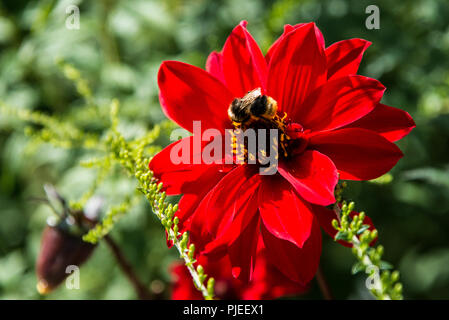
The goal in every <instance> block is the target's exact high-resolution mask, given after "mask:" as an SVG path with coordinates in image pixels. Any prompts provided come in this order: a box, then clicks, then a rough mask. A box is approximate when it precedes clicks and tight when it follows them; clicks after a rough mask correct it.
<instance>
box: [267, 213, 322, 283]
mask: <svg viewBox="0 0 449 320" xmlns="http://www.w3.org/2000/svg"><path fill="white" fill-rule="evenodd" d="M261 233H262V236H263V241H264V244H265V247H266V255H267V258H268V261H269V262H270V263H272V264H273V265H274V266H275V267H276V268H277V269H278V270H279V271H281V272H282V273H283V274H284V275H285V276H286V277H288V278H289V279H291V280H293V281H295V282H298V283H300V284H303V285H306V284H307V283H308V282H309V281H310V280H312V279H313V277H314V276H315V273H316V271H317V269H318V265H319V262H320V256H321V231H320V227H319V225H318V222H317V221H316V219H314V221H313V224H312V230H311V233H310V237H309V239H308V240H307V241H306V242H305V243H304V246H303V247H302V248H298V247H297V246H295V245H294V244H292V243H291V242H290V241H285V240H282V239H279V238H277V237H275V236H274V235H273V234H272V233H271V232H269V231H268V229H267V227H266V226H265V225H264V224H263V223H262V226H261Z"/></svg>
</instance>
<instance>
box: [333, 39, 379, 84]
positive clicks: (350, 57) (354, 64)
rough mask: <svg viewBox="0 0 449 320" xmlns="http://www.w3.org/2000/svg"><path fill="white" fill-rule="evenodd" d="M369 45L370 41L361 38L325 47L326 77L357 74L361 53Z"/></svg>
mask: <svg viewBox="0 0 449 320" xmlns="http://www.w3.org/2000/svg"><path fill="white" fill-rule="evenodd" d="M370 45H371V42H369V41H366V40H363V39H349V40H343V41H340V42H336V43H334V44H333V45H331V46H329V47H328V48H326V58H327V78H328V79H335V78H338V77H341V76H346V75H349V74H357V70H358V69H359V65H360V61H362V56H363V53H364V52H365V50H366V49H367V48H368V47H369V46H370Z"/></svg>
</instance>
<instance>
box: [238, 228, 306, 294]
mask: <svg viewBox="0 0 449 320" xmlns="http://www.w3.org/2000/svg"><path fill="white" fill-rule="evenodd" d="M260 239H261V236H260ZM259 241H260V240H259ZM259 243H261V241H260V242H259ZM262 245H263V243H262ZM307 289H309V286H308V285H300V284H299V283H296V282H293V281H291V280H290V279H289V278H287V277H286V276H285V275H284V274H282V273H281V272H280V271H279V270H278V269H277V268H276V267H275V266H273V265H272V264H271V263H269V262H268V261H267V258H266V249H265V248H260V249H258V252H257V263H256V267H255V269H254V274H253V280H252V281H251V282H250V283H249V284H248V286H247V287H246V288H245V290H244V292H242V298H243V299H244V300H265V299H277V298H280V297H283V296H286V295H297V294H299V293H303V292H305V291H307Z"/></svg>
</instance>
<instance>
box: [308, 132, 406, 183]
mask: <svg viewBox="0 0 449 320" xmlns="http://www.w3.org/2000/svg"><path fill="white" fill-rule="evenodd" d="M309 146H310V147H311V148H313V149H316V150H318V151H320V152H321V153H324V154H325V155H327V156H328V157H329V158H331V160H332V162H333V163H334V164H335V166H336V167H337V169H338V170H339V173H340V179H346V180H371V179H375V178H377V177H379V176H381V175H383V174H384V173H386V172H388V171H389V170H390V169H391V168H393V167H394V165H395V164H396V163H397V162H398V161H399V159H400V158H401V157H402V155H403V154H402V152H401V150H399V148H398V147H397V146H396V145H395V144H394V143H392V142H390V141H388V140H387V139H385V138H384V137H382V136H380V135H378V134H377V133H375V132H373V131H369V130H365V129H356V128H347V129H340V130H336V131H331V132H326V133H322V134H317V135H314V136H311V137H310V139H309Z"/></svg>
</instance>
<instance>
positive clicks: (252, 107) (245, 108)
mask: <svg viewBox="0 0 449 320" xmlns="http://www.w3.org/2000/svg"><path fill="white" fill-rule="evenodd" d="M276 111H277V103H276V101H275V100H274V99H273V98H271V97H268V96H266V95H262V92H261V90H260V88H257V89H254V90H252V91H249V92H248V93H247V94H246V95H245V96H244V97H243V98H240V99H234V101H232V103H231V104H230V106H229V108H228V115H229V118H230V119H231V121H232V122H233V124H234V125H235V126H236V127H247V126H248V125H249V124H251V123H252V122H254V121H258V120H268V121H270V120H272V119H273V118H274V117H275V116H276Z"/></svg>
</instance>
